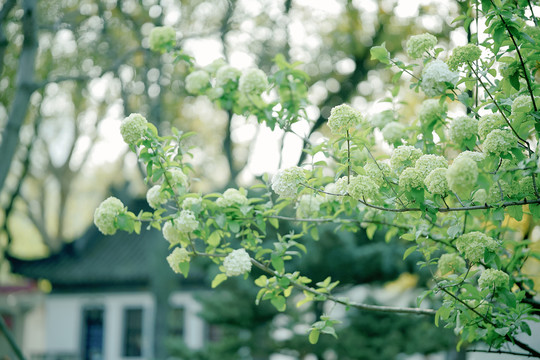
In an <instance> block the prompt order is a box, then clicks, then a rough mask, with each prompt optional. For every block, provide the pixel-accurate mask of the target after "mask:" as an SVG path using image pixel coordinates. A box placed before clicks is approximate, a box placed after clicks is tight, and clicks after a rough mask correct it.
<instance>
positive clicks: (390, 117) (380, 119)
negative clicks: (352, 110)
mask: <svg viewBox="0 0 540 360" xmlns="http://www.w3.org/2000/svg"><path fill="white" fill-rule="evenodd" d="M368 121H369V124H370V125H371V126H373V127H376V128H379V129H382V128H384V127H385V126H386V125H388V124H389V123H391V122H394V112H393V111H392V110H384V111H382V112H380V113H377V114H373V115H371V116H370V117H369V120H368Z"/></svg>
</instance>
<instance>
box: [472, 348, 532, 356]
mask: <svg viewBox="0 0 540 360" xmlns="http://www.w3.org/2000/svg"><path fill="white" fill-rule="evenodd" d="M465 351H466V352H481V353H490V354H508V355H515V356H524V357H535V355H533V354H524V353H518V352H514V351H504V350H491V349H487V350H485V349H467V350H465Z"/></svg>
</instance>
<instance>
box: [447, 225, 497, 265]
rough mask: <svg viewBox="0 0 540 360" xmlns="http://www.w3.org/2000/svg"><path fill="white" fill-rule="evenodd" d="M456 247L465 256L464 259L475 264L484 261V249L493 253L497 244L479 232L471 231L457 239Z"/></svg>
mask: <svg viewBox="0 0 540 360" xmlns="http://www.w3.org/2000/svg"><path fill="white" fill-rule="evenodd" d="M456 247H457V249H458V251H459V252H460V253H462V254H463V256H465V259H467V260H469V261H471V262H473V263H477V262H480V261H482V259H484V252H485V250H486V249H487V250H488V251H491V252H494V251H495V250H497V248H498V247H499V244H498V243H497V242H496V241H495V240H494V239H493V238H492V237H490V236H487V235H486V234H484V233H481V232H480V231H472V232H469V233H467V234H463V235H461V236H460V237H458V238H457V240H456Z"/></svg>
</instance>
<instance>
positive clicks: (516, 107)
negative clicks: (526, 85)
mask: <svg viewBox="0 0 540 360" xmlns="http://www.w3.org/2000/svg"><path fill="white" fill-rule="evenodd" d="M534 101H535V103H536V106H537V107H540V97H538V96H535V98H534ZM533 109H534V108H533V103H532V99H531V96H530V95H520V96H518V97H517V98H515V99H514V101H513V102H512V115H517V114H518V113H529V112H531V111H532V110H533Z"/></svg>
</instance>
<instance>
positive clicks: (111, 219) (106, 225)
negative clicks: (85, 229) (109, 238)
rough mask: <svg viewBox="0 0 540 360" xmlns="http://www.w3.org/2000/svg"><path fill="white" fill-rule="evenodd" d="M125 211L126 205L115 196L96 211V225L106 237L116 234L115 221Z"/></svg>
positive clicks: (109, 198)
mask: <svg viewBox="0 0 540 360" xmlns="http://www.w3.org/2000/svg"><path fill="white" fill-rule="evenodd" d="M123 211H124V204H123V203H122V201H120V200H119V199H117V198H115V197H114V196H110V197H108V198H107V199H105V200H103V202H102V203H101V204H99V206H98V207H97V209H96V210H95V211H94V224H95V225H96V226H97V228H98V229H99V231H101V232H102V233H103V234H104V235H114V234H115V233H116V225H115V219H116V216H118V215H119V214H120V213H122V212H123Z"/></svg>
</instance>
